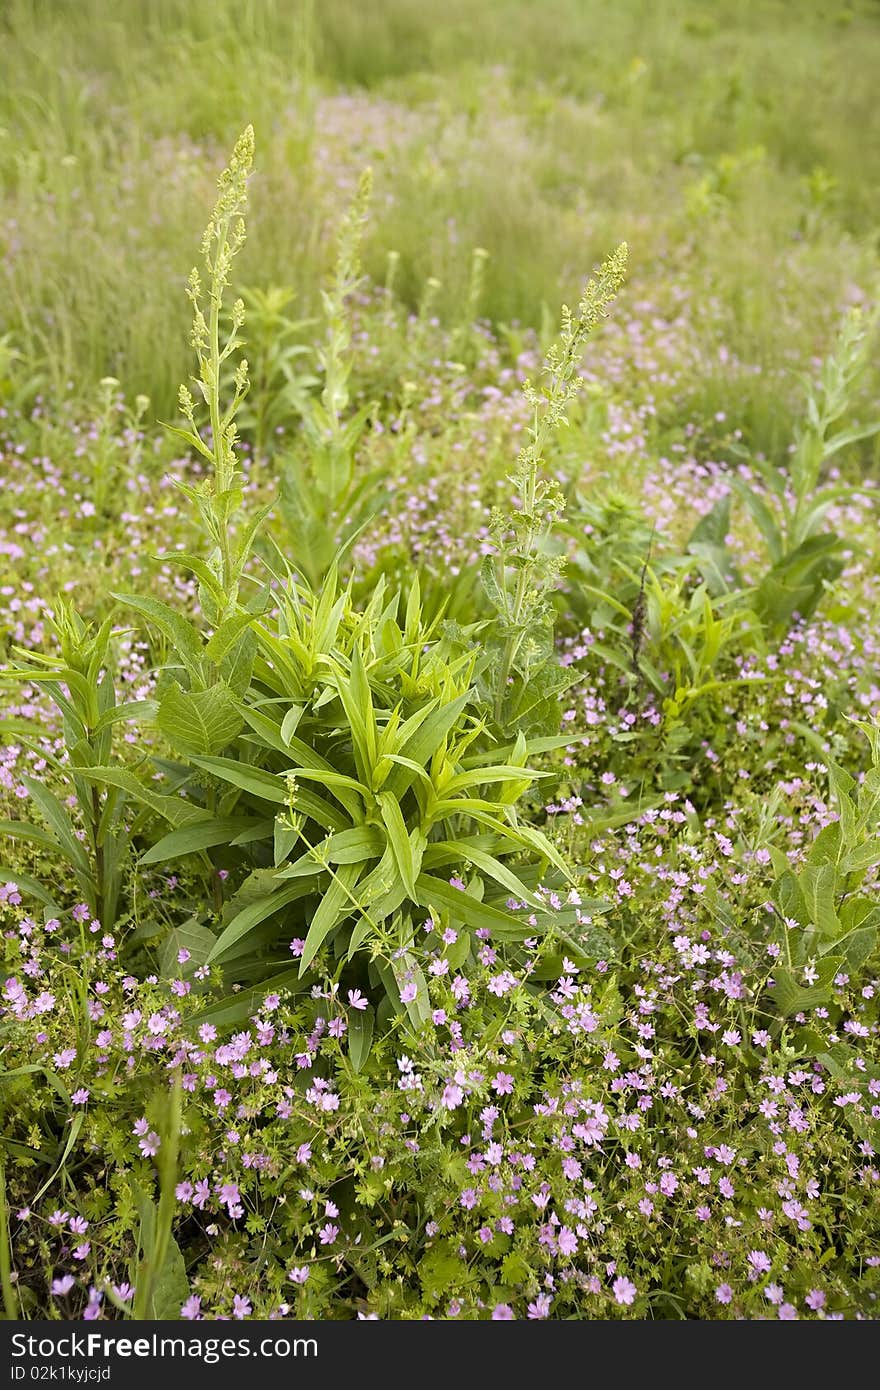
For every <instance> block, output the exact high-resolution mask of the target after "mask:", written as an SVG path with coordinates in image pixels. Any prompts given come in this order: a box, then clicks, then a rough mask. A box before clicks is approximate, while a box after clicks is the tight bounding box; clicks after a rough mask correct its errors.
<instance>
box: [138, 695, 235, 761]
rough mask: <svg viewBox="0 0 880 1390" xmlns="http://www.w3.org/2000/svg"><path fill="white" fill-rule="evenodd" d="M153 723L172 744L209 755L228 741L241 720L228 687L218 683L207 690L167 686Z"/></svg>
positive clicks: (217, 751) (226, 745) (227, 743)
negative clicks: (188, 689)
mask: <svg viewBox="0 0 880 1390" xmlns="http://www.w3.org/2000/svg"><path fill="white" fill-rule="evenodd" d="M156 723H157V724H158V726H159V728H160V729H161V730H162V733H163V734H164V735H165V737H166V738H167V739H168V740H169V741H170V742H171V743H172V744H174V745H175V746H176V747H179V748H183V749H186V750H187V751H188V752H191V753H200V754H202V755H203V756H205V755H208V756H210V755H211V754H213V753H219V752H220V750H221V749H223V748H226V747H228V745H229V744H230V743H232V741H233V739H235V738H236V737H237V735H238V734H239V733H240V732H241V728H242V725H243V723H244V720H243V719H242V717H241V715H240V714H239V712H238V706H237V705H236V703H235V700H234V699H233V697H232V695H231V694H230V692H229V690H227V688H226V686H225V685H222V684H220V683H218V684H217V685H212V686H210V687H209V688H208V689H207V690H190V691H187V690H181V688H180V686H179V685H171V686H169V687H168V689H167V690H166V691H165V694H164V695H163V696H162V698H161V700H160V701H159V712H158V714H157V716H156Z"/></svg>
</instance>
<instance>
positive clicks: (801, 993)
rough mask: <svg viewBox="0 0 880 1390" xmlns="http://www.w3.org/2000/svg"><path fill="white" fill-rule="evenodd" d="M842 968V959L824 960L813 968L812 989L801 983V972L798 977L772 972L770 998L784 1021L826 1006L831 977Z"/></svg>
mask: <svg viewBox="0 0 880 1390" xmlns="http://www.w3.org/2000/svg"><path fill="white" fill-rule="evenodd" d="M843 964H844V958H843V956H824V957H823V958H822V959H821V960H820V961H818V962H817V964H816V966H815V967H814V968H815V971H816V975H817V979H816V980H815V982H814V983H813V984H812V985H807V984H804V983H803V982H802V981H803V970H801V971H799V972H798V974H797V975H796V974H794V973H793V972H792V971H790V970H787V969H783V968H781V967H780V968H779V969H778V970H774V978H775V981H776V983H775V987H774V988H773V989H772V990H770V991H769V995H770V998H771V999H772V1000H773V1002H774V1004H775V1005H776V1007H777V1009H778V1010H779V1012H780V1013H781V1014H782V1016H783V1018H788V1017H789V1016H790V1015H791V1014H799V1013H803V1012H805V1010H807V1009H814V1008H816V1007H818V1005H820V1004H825V1003H827V1002H828V1000H829V999H830V998H831V986H832V983H833V981H834V977H835V975H836V974H837V973H838V971H839V970H840V969H841V967H842V966H843Z"/></svg>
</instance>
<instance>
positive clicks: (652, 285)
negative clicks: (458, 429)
mask: <svg viewBox="0 0 880 1390" xmlns="http://www.w3.org/2000/svg"><path fill="white" fill-rule="evenodd" d="M878 72H880V0H852V3H849V4H841V3H839V2H838V3H818V2H817V0H801V3H797V4H792V3H788V0H713V3H711V4H707V3H704V2H703V0H541V3H534V0H481V3H479V4H477V3H473V0H444V4H443V5H442V6H440V5H437V6H435V5H426V4H425V3H424V0H376V3H373V4H370V5H366V4H364V3H362V0H317V3H311V0H210V3H207V0H129V2H128V3H125V4H122V5H120V4H119V3H112V2H111V0H5V3H4V5H3V7H2V13H0V177H2V197H0V333H5V334H6V335H7V342H8V343H9V344H12V345H14V348H15V349H16V350H17V351H19V352H21V354H22V355H23V357H24V359H25V360H28V361H31V362H33V363H34V364H37V365H38V367H39V370H40V371H41V373H42V374H43V375H44V376H45V378H46V380H47V381H48V382H49V383H50V385H51V386H52V387H54V388H55V389H57V390H58V391H63V390H65V389H66V388H67V383H68V382H69V381H75V382H76V383H78V384H80V385H82V386H83V387H84V388H85V387H86V386H87V385H89V384H90V383H92V382H94V381H96V380H97V379H98V378H99V377H101V376H103V375H105V374H108V373H111V374H113V375H114V376H117V377H119V378H120V379H121V380H122V381H123V383H124V386H125V389H126V391H127V392H129V393H130V394H134V393H135V392H145V393H146V394H148V395H149V396H150V397H151V399H152V402H153V406H154V408H155V409H156V412H157V413H158V414H160V415H161V414H162V413H163V411H164V412H167V411H168V410H170V409H171V408H172V404H171V403H172V401H173V398H174V395H175V393H176V389H177V384H178V382H179V381H180V380H182V379H183V378H184V377H185V376H186V375H187V372H188V367H189V349H188V306H187V304H186V301H185V298H184V295H183V284H184V281H185V278H186V274H187V272H188V270H189V267H190V266H191V264H192V263H193V260H194V257H195V254H196V250H197V245H198V240H199V237H200V233H201V230H202V227H203V225H204V221H205V216H206V211H207V209H208V208H209V207H210V204H211V202H212V200H213V181H214V179H215V177H216V174H217V172H218V171H219V169H220V168H221V167H222V164H223V162H224V160H225V157H226V155H227V154H228V151H229V149H230V148H231V145H232V143H233V141H234V139H235V136H236V135H237V134H238V132H239V131H240V129H241V128H242V127H243V126H244V125H245V124H246V122H248V121H252V122H253V124H254V126H255V128H256V135H257V150H258V154H257V165H258V174H257V176H256V178H255V179H254V183H253V187H252V208H253V213H252V222H251V234H250V238H249V241H248V245H247V248H246V251H245V253H244V255H243V257H242V261H241V272H240V273H241V276H242V281H243V283H244V284H246V285H249V286H268V285H273V284H283V285H289V286H290V287H291V288H293V289H294V290H296V292H297V296H298V299H297V312H298V313H300V312H301V313H308V312H309V311H310V310H312V309H314V307H315V304H316V301H317V292H318V287H319V281H320V274H321V272H322V270H323V268H324V267H325V265H326V263H327V261H328V259H329V258H330V256H331V255H332V228H333V226H334V224H335V221H336V219H337V218H338V215H339V210H340V208H341V207H342V206H343V205H344V203H345V200H346V198H347V196H348V195H349V193H350V191H351V189H352V188H353V186H354V182H355V180H356V178H357V174H358V172H359V171H360V169H361V168H362V167H363V166H364V165H365V164H367V163H370V164H372V165H373V167H374V170H375V174H376V185H377V195H376V200H375V208H374V214H373V218H372V224H371V231H370V237H369V244H368V248H367V263H368V267H369V269H370V271H371V273H372V274H373V275H374V276H375V277H376V278H378V279H382V278H383V277H384V274H385V266H386V262H387V256H388V252H389V251H395V252H397V253H398V254H399V257H400V260H399V271H398V276H397V280H396V288H397V290H398V292H399V293H400V294H401V295H402V296H403V297H404V298H405V300H406V301H407V302H408V303H409V304H411V305H412V306H413V307H416V306H417V305H418V303H419V302H420V300H421V297H422V296H423V294H424V289H425V284H426V281H427V280H428V278H429V277H431V276H435V277H436V278H437V279H438V280H439V281H440V282H441V284H440V288H439V290H438V292H437V298H436V309H437V312H438V313H439V314H440V316H441V317H442V318H444V319H445V320H447V321H454V319H455V317H456V315H457V314H459V313H460V312H461V306H462V304H463V300H464V297H465V294H466V286H467V281H468V274H469V266H470V258H471V253H472V250H473V248H474V247H476V246H482V247H485V248H486V249H487V250H488V252H489V253H490V259H489V262H488V270H487V279H486V291H485V297H484V300H483V304H482V311H483V312H484V313H485V314H486V316H487V317H488V318H489V319H491V320H492V321H493V323H494V324H496V325H499V324H509V323H511V322H512V321H515V320H519V321H521V322H522V323H524V324H530V325H540V324H541V322H542V319H546V318H547V317H548V315H549V316H552V317H553V318H555V316H556V314H557V311H558V306H559V302H560V300H561V299H562V298H566V297H572V296H573V295H575V294H576V293H577V290H578V287H579V285H580V283H581V281H582V279H583V277H584V275H585V274H586V273H587V272H588V271H589V269H590V268H591V266H592V265H593V264H594V263H595V262H596V261H597V260H598V259H599V258H600V257H601V256H602V255H603V254H604V253H605V252H606V251H607V250H608V249H609V248H610V247H611V246H613V245H615V244H616V243H617V242H618V241H620V240H623V239H626V240H627V241H628V242H629V243H630V250H631V262H632V280H631V285H630V289H629V292H628V293H629V296H630V300H631V302H636V301H638V302H642V303H644V305H645V306H646V309H645V311H646V312H647V313H651V312H655V311H656V312H659V311H662V310H663V308H664V306H669V305H670V304H671V305H672V306H673V307H674V308H675V310H676V311H677V312H681V311H683V312H686V313H689V314H691V315H693V317H694V319H695V321H696V322H697V323H698V324H701V325H703V326H704V333H705V349H706V363H707V364H708V363H710V362H711V361H712V360H714V359H713V354H714V353H715V352H716V349H717V345H718V344H719V343H723V344H724V345H725V349H726V350H727V351H729V352H731V353H733V354H734V355H736V356H738V357H740V358H741V359H742V360H743V361H746V362H748V363H750V364H754V365H755V367H756V369H757V370H756V372H755V380H754V385H753V386H750V387H749V394H750V399H749V401H747V402H745V403H741V404H742V408H743V410H745V411H747V412H750V413H751V424H752V427H753V431H754V433H755V434H756V435H757V437H758V439H759V440H760V438H761V437H762V431H763V433H764V434H765V435H767V437H768V439H769V436H770V435H771V434H772V433H773V431H774V430H775V429H776V426H777V424H778V420H777V416H778V412H779V410H780V409H781V406H780V403H779V399H778V394H779V393H778V387H777V385H776V381H775V377H774V371H775V370H776V369H778V368H780V367H783V366H786V365H788V364H791V365H792V366H796V367H800V366H804V365H805V364H807V363H808V362H809V359H810V357H811V356H813V355H815V354H816V353H817V352H819V351H821V350H822V349H823V348H824V347H825V346H826V344H827V338H828V334H829V332H830V329H831V326H832V325H833V323H834V322H835V320H836V318H837V315H838V313H839V310H840V308H841V305H842V304H843V303H844V302H846V301H847V300H852V299H853V298H858V297H859V296H860V295H861V294H863V293H866V292H867V293H870V292H871V290H872V287H873V286H874V283H875V277H876V268H877V255H878V222H880V219H878V211H880V206H878V205H880V177H878V176H880V112H878V102H877V97H876V88H877V73H878ZM694 391H695V402H694V403H695V404H696V405H697V406H699V407H700V408H702V409H705V410H707V411H709V410H714V409H717V408H719V407H723V406H724V404H725V400H724V390H723V387H720V386H718V385H717V383H716V382H715V381H714V378H713V375H712V371H711V369H709V368H708V366H707V369H706V371H705V372H704V373H702V374H701V375H700V380H699V382H697V381H695V387H694Z"/></svg>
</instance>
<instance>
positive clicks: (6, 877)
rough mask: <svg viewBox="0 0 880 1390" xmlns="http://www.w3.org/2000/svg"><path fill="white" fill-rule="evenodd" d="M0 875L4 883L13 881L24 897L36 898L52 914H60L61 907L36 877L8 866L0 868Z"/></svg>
mask: <svg viewBox="0 0 880 1390" xmlns="http://www.w3.org/2000/svg"><path fill="white" fill-rule="evenodd" d="M0 877H2V879H3V882H4V883H14V884H15V885H16V887H17V888H18V891H19V892H20V893H21V894H22V895H23V896H24V897H25V898H36V900H37V902H39V903H42V904H43V906H44V907H48V908H49V909H50V911H51V912H52V914H53V916H55V917H60V916H61V908H60V907H59V906H58V904H57V903H56V901H55V899H54V898H53V897H52V894H51V893H50V892H49V890H48V889H47V888H45V887H44V886H43V884H42V883H39V882H38V881H37V879H35V878H31V877H30V875H29V874H22V873H19V871H18V869H9V868H0Z"/></svg>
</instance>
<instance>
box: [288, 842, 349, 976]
mask: <svg viewBox="0 0 880 1390" xmlns="http://www.w3.org/2000/svg"><path fill="white" fill-rule="evenodd" d="M362 873H363V868H362V866H361V865H360V864H340V866H339V868H338V869H337V870H336V874H335V877H334V878H333V879H331V882H330V887H329V888H328V889H327V892H326V893H325V894H324V897H323V898H322V900H321V902H320V904H319V906H318V910H317V911H316V913H315V915H314V917H313V918H312V921H311V925H310V927H309V929H308V932H307V933H306V944H305V946H304V947H303V953H302V956H301V957H300V962H299V973H300V975H304V974H305V972H306V970H308V968H309V966H310V965H311V963H312V961H313V960H314V958H315V956H316V955H317V953H318V951H319V950H320V949H321V947H322V946H323V944H324V942H325V940H326V939H327V937H328V936H329V935H330V933H331V932H332V931H333V929H334V927H335V926H336V925H337V924H338V922H339V920H340V918H342V917H347V916H348V914H349V913H350V912H352V911H353V910H354V903H353V902H352V894H353V890H354V888H355V886H356V884H357V881H358V879H359V878H360V876H361V874H362Z"/></svg>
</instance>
